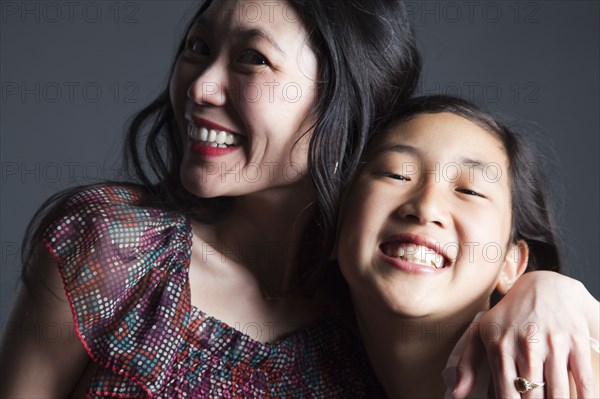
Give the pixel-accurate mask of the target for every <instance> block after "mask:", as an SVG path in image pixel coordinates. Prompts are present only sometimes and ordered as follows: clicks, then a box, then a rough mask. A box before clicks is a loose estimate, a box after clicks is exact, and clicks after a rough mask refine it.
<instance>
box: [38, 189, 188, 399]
mask: <svg viewBox="0 0 600 399" xmlns="http://www.w3.org/2000/svg"><path fill="white" fill-rule="evenodd" d="M140 198H141V196H140V193H139V192H138V191H136V190H135V189H133V188H130V187H125V186H109V185H105V186H96V187H93V188H91V189H90V188H89V189H85V190H82V191H80V192H78V193H77V194H75V195H74V196H72V197H71V198H69V199H68V200H67V202H66V203H65V205H64V207H63V208H64V212H62V213H61V216H59V217H58V218H56V219H55V220H54V221H53V222H52V223H51V224H50V225H49V226H48V228H47V229H46V230H45V232H44V234H43V241H44V243H45V245H46V247H47V248H48V250H49V251H50V253H51V254H52V256H53V258H54V259H55V261H56V263H57V264H58V267H59V270H60V274H61V276H62V280H63V283H64V288H65V291H66V296H67V299H68V301H69V304H70V306H71V311H72V313H73V320H74V323H75V329H76V331H77V335H78V337H79V339H80V340H81V342H82V344H83V346H84V347H85V349H86V351H87V353H88V354H89V356H90V357H91V358H92V359H93V360H94V361H95V362H96V363H98V364H100V365H101V366H103V367H104V368H107V369H110V370H112V372H113V373H116V374H120V375H122V376H124V377H126V378H127V380H129V381H131V382H132V385H134V386H132V392H135V390H136V389H137V390H140V389H141V390H143V392H145V393H146V394H147V395H148V396H152V394H153V393H154V392H157V391H159V390H160V388H161V387H162V385H163V384H164V383H165V381H168V379H169V370H171V369H172V367H171V366H172V364H173V363H174V362H176V359H175V358H176V356H177V351H178V348H179V345H180V343H181V340H182V339H183V338H182V334H183V331H184V326H185V325H186V323H187V318H188V317H189V316H188V314H189V309H190V297H189V296H190V294H189V284H188V267H189V259H190V252H191V227H190V225H189V223H187V222H186V218H185V217H184V216H183V215H181V214H176V213H172V212H167V211H165V210H161V209H156V208H151V207H144V206H141V205H140V203H141V202H140ZM97 389H98V390H100V391H101V392H104V393H105V394H106V395H110V392H109V391H110V390H111V387H109V386H106V387H97ZM132 395H133V394H132ZM134 396H135V395H134Z"/></svg>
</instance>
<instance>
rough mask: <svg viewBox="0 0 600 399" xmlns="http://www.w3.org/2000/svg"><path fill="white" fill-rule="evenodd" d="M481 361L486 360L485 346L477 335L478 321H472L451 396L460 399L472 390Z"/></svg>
mask: <svg viewBox="0 0 600 399" xmlns="http://www.w3.org/2000/svg"><path fill="white" fill-rule="evenodd" d="M483 361H486V360H485V348H484V346H483V342H482V341H481V337H480V336H479V323H473V324H471V325H470V326H469V331H468V336H467V344H466V345H465V350H464V352H463V354H462V355H461V357H460V360H459V361H458V368H457V376H456V386H455V387H454V391H453V392H452V397H453V398H456V399H462V398H464V397H466V396H467V395H468V394H469V393H470V392H471V391H472V390H473V388H474V387H475V382H476V381H477V370H478V369H479V368H480V365H481V363H482V362H483Z"/></svg>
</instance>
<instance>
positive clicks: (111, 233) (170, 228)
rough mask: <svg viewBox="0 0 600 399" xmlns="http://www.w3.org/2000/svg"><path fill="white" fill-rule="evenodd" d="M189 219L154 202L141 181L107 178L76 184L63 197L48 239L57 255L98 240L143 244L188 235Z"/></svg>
mask: <svg viewBox="0 0 600 399" xmlns="http://www.w3.org/2000/svg"><path fill="white" fill-rule="evenodd" d="M188 224H189V223H187V220H186V218H185V216H184V215H182V214H180V213H177V212H173V211H168V210H166V209H164V208H160V207H157V206H152V205H149V204H148V201H147V197H146V193H145V191H144V190H143V188H142V187H140V186H136V185H126V184H102V185H94V186H87V187H83V188H81V189H76V190H72V191H71V192H69V193H68V195H66V196H65V197H64V198H63V199H62V200H61V201H59V202H58V203H57V204H56V205H55V206H54V208H53V209H52V210H51V211H50V217H49V220H48V222H47V223H46V227H45V229H44V231H43V233H42V239H43V240H44V241H45V242H46V245H47V246H49V247H50V249H51V252H54V253H55V254H57V255H60V254H62V253H63V252H65V251H67V252H74V251H76V250H77V249H80V248H81V247H89V246H91V245H92V244H95V245H94V246H95V248H96V249H102V248H98V246H104V247H107V246H108V247H112V246H115V245H116V247H117V248H138V249H140V250H143V249H144V248H142V247H140V246H141V245H146V246H148V245H151V242H152V241H157V240H158V241H164V240H165V239H168V238H174V239H177V238H181V237H180V236H181V235H183V236H186V235H187V231H188V230H189V226H188ZM104 249H106V248H104Z"/></svg>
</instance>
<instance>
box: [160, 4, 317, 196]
mask: <svg viewBox="0 0 600 399" xmlns="http://www.w3.org/2000/svg"><path fill="white" fill-rule="evenodd" d="M263 3H264V4H263ZM307 40H308V39H307V33H306V31H305V29H304V27H303V25H302V23H301V22H300V19H299V17H298V15H297V14H296V13H295V12H294V10H293V9H292V8H291V7H290V6H289V5H288V3H287V2H285V1H278V2H276V3H273V4H269V2H257V1H249V0H248V1H245V0H239V1H214V2H213V4H212V5H211V6H210V7H209V8H208V10H207V11H206V12H205V13H204V14H203V15H202V16H201V18H200V19H199V20H198V21H197V22H196V23H195V24H194V25H193V27H192V28H191V30H190V31H189V32H188V35H187V38H186V46H185V50H184V51H183V52H182V53H181V55H180V56H179V58H178V59H177V63H176V66H175V71H174V74H173V78H172V80H171V87H170V93H171V100H172V104H173V109H174V111H175V115H176V119H177V125H178V127H179V130H180V132H181V135H182V137H183V144H184V155H183V160H182V168H181V178H182V181H183V184H184V186H185V187H186V188H187V189H188V190H189V191H190V192H192V193H193V194H195V195H197V196H199V197H216V196H223V195H244V194H250V193H255V192H259V191H263V190H265V189H269V188H274V187H278V186H286V185H289V184H293V183H297V182H298V181H299V180H301V178H302V177H303V176H305V174H306V169H307V148H308V140H309V138H310V131H311V125H312V122H313V118H312V112H311V111H312V110H313V106H314V103H315V87H314V85H315V80H316V78H317V69H318V65H317V59H316V57H315V54H314V52H313V51H312V50H311V48H310V47H309V43H308V41H307ZM306 132H308V134H304V133H306Z"/></svg>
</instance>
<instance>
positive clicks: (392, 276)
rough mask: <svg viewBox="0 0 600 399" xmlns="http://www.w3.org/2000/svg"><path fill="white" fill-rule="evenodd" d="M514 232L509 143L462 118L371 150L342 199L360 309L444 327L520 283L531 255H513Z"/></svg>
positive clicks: (429, 124) (342, 244)
mask: <svg viewBox="0 0 600 399" xmlns="http://www.w3.org/2000/svg"><path fill="white" fill-rule="evenodd" d="M510 229H511V194H510V189H509V175H508V158H507V156H506V153H505V150H504V148H503V145H502V143H501V142H500V141H499V140H498V139H497V138H496V137H494V136H493V135H492V134H491V133H489V132H487V131H486V130H484V129H482V128H481V127H479V126H478V125H476V124H474V123H473V122H471V121H469V120H467V119H465V118H463V117H461V116H457V115H454V114H451V113H438V114H421V115H418V116H416V117H415V118H414V119H411V120H409V121H407V122H404V123H401V124H400V125H397V126H396V127H394V128H392V129H391V130H390V131H389V132H388V133H386V134H385V135H383V136H380V137H379V138H378V139H377V140H376V142H375V143H373V144H372V145H370V147H369V150H368V153H367V162H366V164H365V166H363V167H362V169H361V170H360V171H359V173H358V175H357V177H356V178H355V180H354V182H353V183H352V186H351V187H350V189H349V191H348V192H347V194H346V196H345V198H344V204H343V207H342V220H341V224H340V235H339V245H338V252H337V255H338V260H339V264H340V268H341V270H342V273H343V274H344V276H345V278H346V280H347V281H348V283H349V285H350V287H351V290H352V294H353V297H354V298H355V299H357V297H359V298H360V299H362V302H363V303H364V300H365V299H366V301H368V302H370V303H372V304H375V305H376V306H378V307H381V306H383V307H384V308H385V309H391V310H392V311H393V312H395V313H398V314H402V315H405V316H408V317H422V316H423V317H426V316H438V317H439V316H442V317H444V316H449V315H452V314H454V313H458V312H462V311H464V310H465V309H467V310H473V311H478V310H481V309H485V308H487V306H488V305H489V304H488V300H489V297H490V294H491V292H492V291H493V289H494V288H495V287H496V286H497V285H499V288H500V289H501V291H502V290H503V289H502V287H500V286H501V285H502V284H503V282H504V281H505V280H506V281H507V282H508V281H509V280H510V278H511V277H514V273H516V272H517V270H516V268H515V267H513V266H515V262H514V261H515V260H516V259H515V256H516V255H517V254H519V250H522V249H523V248H522V247H521V246H520V245H519V246H518V247H517V246H510V251H509V245H508V240H509V236H510ZM520 254H521V255H525V257H526V253H524V252H522V253H520ZM517 263H518V262H517ZM511 273H513V274H511ZM371 309H372V307H371Z"/></svg>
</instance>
